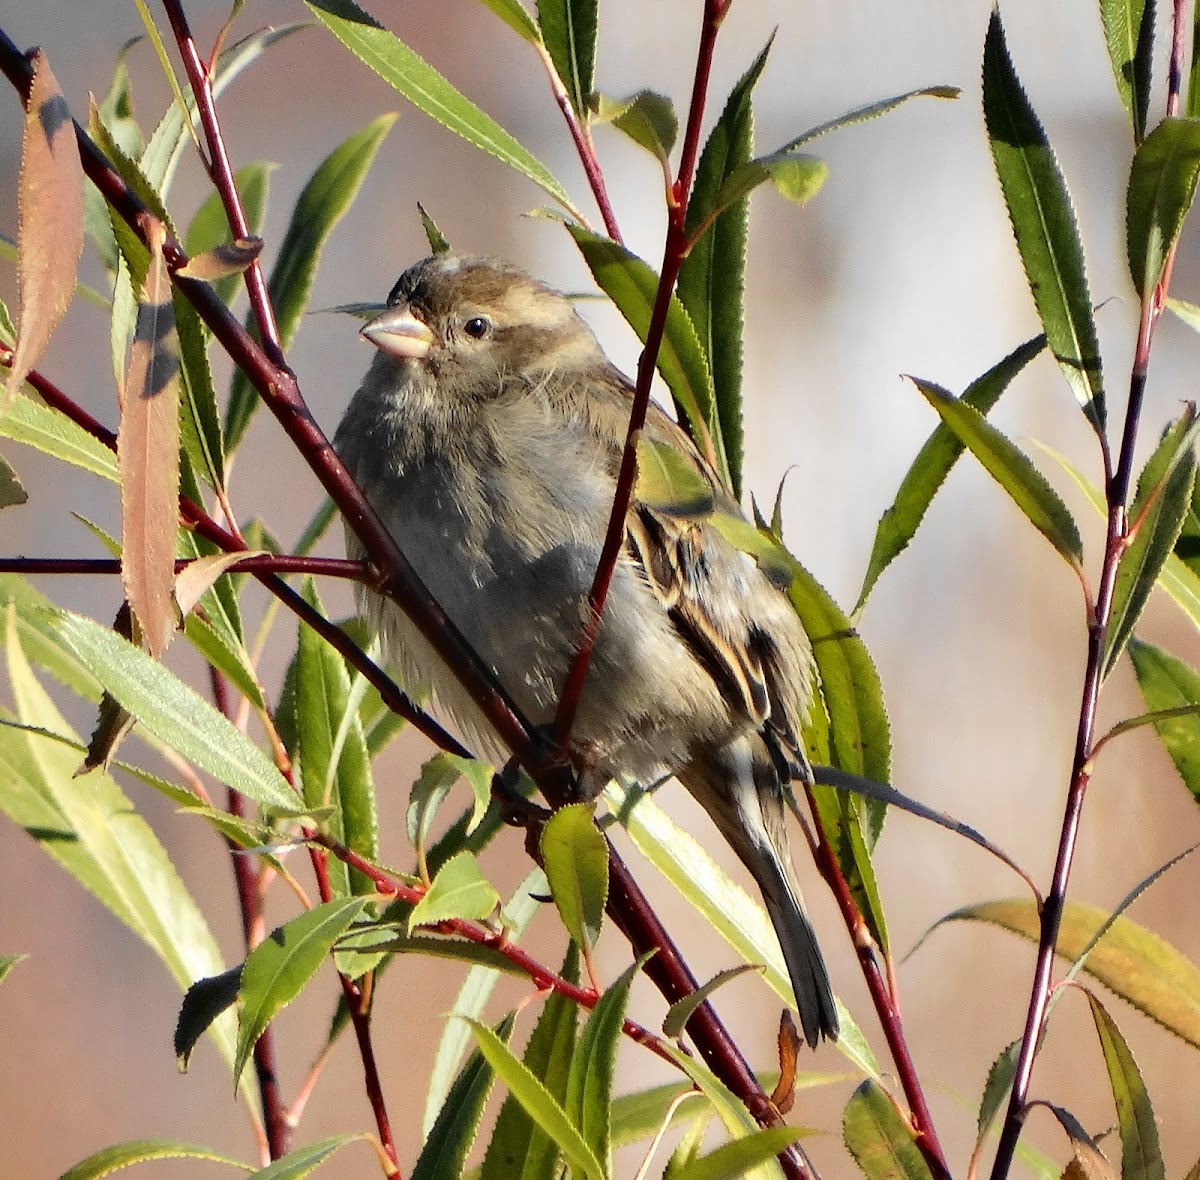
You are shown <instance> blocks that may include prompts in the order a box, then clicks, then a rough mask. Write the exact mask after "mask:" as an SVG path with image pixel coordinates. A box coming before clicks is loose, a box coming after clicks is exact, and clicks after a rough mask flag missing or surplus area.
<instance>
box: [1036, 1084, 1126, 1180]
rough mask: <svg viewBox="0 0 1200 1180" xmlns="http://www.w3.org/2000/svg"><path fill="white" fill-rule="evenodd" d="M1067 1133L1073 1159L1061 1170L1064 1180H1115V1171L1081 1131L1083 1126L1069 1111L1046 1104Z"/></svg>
mask: <svg viewBox="0 0 1200 1180" xmlns="http://www.w3.org/2000/svg"><path fill="white" fill-rule="evenodd" d="M1046 1106H1047V1108H1048V1109H1049V1110H1050V1113H1051V1114H1053V1115H1054V1117H1055V1118H1056V1119H1058V1125H1059V1126H1060V1127H1062V1129H1063V1130H1064V1131H1065V1132H1066V1133H1067V1138H1068V1139H1069V1140H1070V1142H1071V1150H1072V1152H1074V1158H1073V1159H1072V1160H1071V1163H1070V1164H1069V1165H1068V1166H1067V1167H1066V1168H1065V1169H1064V1170H1063V1177H1064V1180H1076V1178H1078V1180H1117V1169H1116V1168H1114V1167H1113V1166H1112V1164H1111V1163H1109V1162H1108V1160H1107V1159H1106V1158H1105V1155H1104V1153H1103V1152H1102V1151H1101V1150H1100V1148H1099V1147H1098V1146H1097V1145H1096V1141H1095V1140H1094V1139H1093V1138H1092V1137H1091V1136H1090V1135H1089V1134H1088V1133H1087V1131H1085V1130H1084V1129H1083V1124H1082V1123H1080V1121H1079V1120H1078V1119H1077V1118H1076V1117H1075V1116H1074V1115H1073V1114H1072V1113H1071V1112H1070V1111H1069V1110H1066V1109H1065V1108H1063V1107H1061V1106H1056V1105H1055V1104H1054V1103H1053V1102H1048V1103H1047V1104H1046Z"/></svg>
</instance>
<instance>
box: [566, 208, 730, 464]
mask: <svg viewBox="0 0 1200 1180" xmlns="http://www.w3.org/2000/svg"><path fill="white" fill-rule="evenodd" d="M564 224H565V225H566V227H567V232H568V233H569V234H570V235H571V237H573V238H574V239H575V244H576V246H578V247H579V252H580V253H581V254H582V255H583V260H584V262H586V263H587V266H588V269H589V270H590V271H591V272H592V277H593V278H594V279H595V280H596V282H597V284H598V285H599V287H600V289H601V290H602V291H603V292H604V293H605V294H606V295H607V296H608V297H609V298H610V299H611V300H612V301H613V303H614V304H615V305H616V308H617V310H618V311H619V312H620V313H621V314H622V315H623V316H624V317H625V320H626V322H627V323H628V324H629V326H630V327H631V328H632V329H633V330H634V332H636V333H637V336H638V339H639V340H641V341H642V343H643V344H644V343H645V342H646V333H647V331H648V330H649V327H650V313H651V311H652V310H653V307H654V299H655V296H656V294H657V292H658V275H657V274H656V273H655V272H654V270H653V269H652V268H651V267H649V266H648V265H647V264H646V263H645V262H643V261H642V260H641V259H640V258H637V257H635V256H634V255H633V254H630V252H629V251H628V250H626V249H625V247H624V246H621V245H619V244H618V243H616V242H614V241H612V239H611V238H605V237H601V236H600V235H599V234H594V233H592V231H591V230H588V229H584V228H583V226H581V225H576V224H574V223H572V222H565V223H564ZM658 371H659V373H660V375H661V376H662V379H663V380H664V381H665V382H666V383H667V388H668V389H669V390H670V391H671V396H672V397H673V398H674V399H675V405H676V408H677V410H678V411H679V417H680V421H681V422H683V423H684V424H685V425H686V427H687V429H688V432H689V433H690V434H691V436H692V438H693V440H694V441H695V442H696V446H697V447H698V448H699V450H700V453H701V454H703V455H705V457H706V458H708V460H709V462H710V463H712V465H713V466H714V467H715V468H716V469H717V471H718V472H719V473H720V474H721V478H722V481H723V482H724V483H725V485H726V486H729V471H728V465H727V462H726V459H725V456H724V452H723V451H720V450H719V448H720V447H721V446H722V443H721V436H720V434H719V432H716V433H714V425H715V424H714V413H715V409H714V406H715V403H714V400H713V385H712V376H711V374H710V373H709V370H708V360H707V358H706V357H705V355H704V349H703V348H702V347H701V344H700V340H699V338H698V337H697V335H696V329H695V328H694V327H693V325H692V321H691V319H690V317H689V316H688V313H687V312H686V311H685V310H684V307H683V304H682V303H680V302H679V298H678V296H675V295H673V296H672V297H671V306H670V309H669V311H668V312H667V324H666V329H665V331H664V333H663V341H662V347H661V348H660V349H659V352H658ZM714 447H716V448H718V450H717V451H714V450H713V448H714Z"/></svg>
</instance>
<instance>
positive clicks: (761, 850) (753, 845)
mask: <svg viewBox="0 0 1200 1180" xmlns="http://www.w3.org/2000/svg"><path fill="white" fill-rule="evenodd" d="M699 769H700V768H698V767H693V773H691V774H683V775H681V776H680V777H681V779H682V781H683V783H684V785H685V786H686V787H687V788H688V789H689V790H690V791H691V792H692V794H693V795H695V796H696V798H697V800H698V801H699V802H700V804H701V805H702V806H703V807H704V809H705V810H706V811H707V812H708V813H709V814H710V815H711V816H712V818H713V820H714V821H715V822H716V824H717V827H719V828H720V829H721V834H722V835H723V836H724V837H725V839H726V840H727V841H728V842H729V844H730V846H731V847H732V848H733V850H734V852H736V853H737V854H738V857H739V858H740V859H741V861H742V863H743V864H744V865H745V866H746V868H747V869H749V870H750V874H751V876H753V878H754V880H755V883H756V884H757V885H758V888H759V891H760V892H761V893H762V898H763V902H764V903H765V905H766V907H767V914H768V915H769V916H770V919H771V925H773V926H774V927H775V934H776V937H777V938H778V939H779V945H780V948H781V949H782V951H783V959H784V962H785V963H786V964H787V969H788V975H789V976H790V977H791V981H792V990H793V991H794V992H795V994H796V1010H797V1011H798V1012H799V1014H800V1025H801V1028H802V1029H803V1030H804V1039H805V1040H806V1041H807V1042H808V1043H809V1045H810V1046H812V1047H813V1048H815V1047H816V1045H817V1042H818V1041H819V1040H820V1039H821V1038H822V1037H827V1038H829V1039H830V1040H832V1041H835V1040H837V1035H838V1016H837V1007H836V1005H835V1004H834V1000H833V989H832V988H831V987H830V985H829V972H828V971H827V970H826V968H825V960H824V958H823V956H822V955H821V948H820V947H819V946H818V945H817V936H816V933H815V932H814V930H813V928H812V923H811V922H809V920H808V915H807V913H805V910H804V900H803V898H802V896H801V893H800V885H799V882H798V881H797V880H796V874H795V870H794V869H793V867H792V858H791V853H790V852H789V850H788V839H787V828H786V821H785V812H784V806H783V798H782V792H781V791H780V789H779V786H778V779H777V778H775V779H774V782H772V783H769V784H768V783H766V782H763V781H762V780H763V779H764V778H766V777H774V776H773V775H764V774H753V773H752V774H749V775H748V774H746V773H745V772H743V773H740V774H739V773H737V772H736V771H735V772H734V773H733V774H730V775H728V777H726V778H725V780H724V781H723V782H721V783H720V784H716V783H714V782H713V781H712V778H711V774H705V773H702V772H701V773H699V774H697V773H695V771H696V770H699ZM705 769H707V768H705ZM726 769H732V768H729V767H727V768H726ZM756 769H757V768H756ZM748 779H750V780H753V779H758V780H759V781H758V783H757V784H755V785H753V786H751V785H749V784H748V782H747V780H748Z"/></svg>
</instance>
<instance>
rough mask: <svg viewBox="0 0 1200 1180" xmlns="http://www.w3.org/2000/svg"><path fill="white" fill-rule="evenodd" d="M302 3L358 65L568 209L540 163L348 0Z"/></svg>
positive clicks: (560, 189) (563, 195)
mask: <svg viewBox="0 0 1200 1180" xmlns="http://www.w3.org/2000/svg"><path fill="white" fill-rule="evenodd" d="M305 3H306V4H307V6H308V8H309V9H310V10H311V11H312V13H313V15H315V16H316V17H317V19H318V20H320V21H321V23H322V24H324V25H325V27H326V28H327V29H329V31H330V32H331V33H333V35H334V36H335V37H337V39H338V40H339V41H341V43H342V44H343V45H345V46H346V48H347V49H349V50H350V52H351V53H353V54H354V56H355V57H357V58H358V59H359V61H361V62H362V63H363V64H364V65H366V66H368V67H369V68H370V69H372V70H374V71H375V73H377V74H378V75H379V76H380V77H381V78H382V79H383V80H384V81H385V82H386V83H387V84H388V85H389V86H391V87H392V88H393V89H394V90H396V91H398V92H399V93H400V94H402V95H403V96H404V97H405V98H406V99H408V101H409V102H411V103H412V104H413V106H415V107H416V108H417V109H418V110H421V111H424V112H425V114H427V115H428V116H429V117H430V118H431V119H436V120H437V121H438V122H439V123H441V125H442V126H443V127H445V128H447V130H449V131H453V132H454V133H455V135H461V136H462V138H463V139H465V140H466V141H467V142H468V143H469V144H472V145H473V146H474V147H477V148H479V149H480V150H481V151H484V152H487V153H488V154H489V155H491V156H494V157H495V158H496V159H497V160H499V161H500V162H501V163H502V164H507V165H508V167H510V168H512V169H513V170H514V171H516V172H519V173H520V174H521V175H522V176H524V177H525V178H526V179H527V180H530V181H532V182H533V183H534V184H536V185H537V186H538V187H539V188H541V189H542V190H543V191H544V192H546V193H549V195H550V196H551V197H553V198H554V200H555V201H557V202H558V203H559V204H560V205H562V206H563V208H565V209H568V210H569V209H570V208H571V202H570V199H569V198H568V196H567V193H566V190H565V189H564V188H563V187H562V185H561V184H559V182H558V181H557V180H555V178H554V176H553V175H552V174H551V173H550V171H549V170H548V169H547V168H546V166H545V165H544V164H542V163H541V162H540V161H539V160H537V159H535V158H534V156H532V155H531V154H530V153H529V152H528V151H527V150H526V149H525V148H523V147H522V146H521V145H520V144H519V143H518V142H517V141H516V140H515V139H514V138H513V137H512V136H511V135H509V133H508V132H507V131H505V130H504V128H503V127H501V126H500V125H499V124H498V123H497V122H495V120H493V119H492V118H491V117H490V116H488V115H486V114H484V112H483V111H481V110H480V109H479V108H478V107H477V106H476V105H475V104H474V103H473V102H471V101H470V100H469V99H468V98H466V97H465V96H464V95H462V94H461V93H460V92H459V91H458V90H456V89H455V88H454V87H453V86H452V85H451V84H450V83H449V82H447V81H446V79H445V78H443V77H442V75H441V74H439V73H438V72H437V70H435V69H434V68H433V67H432V66H431V65H430V64H429V63H428V62H426V61H424V60H423V59H422V58H420V57H418V56H417V54H416V53H414V52H413V51H412V50H411V49H410V48H409V47H408V46H407V45H405V44H404V42H403V41H401V40H400V39H399V38H398V37H396V36H395V34H393V33H389V32H388V31H387V30H386V29H385V28H383V26H382V25H380V24H379V23H378V22H376V21H375V20H373V19H372V18H371V17H370V16H368V15H367V14H366V13H365V12H363V11H362V9H361V8H359V7H357V6H356V5H355V4H353V3H351V0H305Z"/></svg>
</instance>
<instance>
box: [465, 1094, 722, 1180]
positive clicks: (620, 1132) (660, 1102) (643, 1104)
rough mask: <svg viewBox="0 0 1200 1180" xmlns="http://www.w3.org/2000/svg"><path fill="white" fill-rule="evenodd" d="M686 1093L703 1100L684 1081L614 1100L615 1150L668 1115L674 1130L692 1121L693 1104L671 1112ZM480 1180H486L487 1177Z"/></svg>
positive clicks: (647, 1133) (642, 1136)
mask: <svg viewBox="0 0 1200 1180" xmlns="http://www.w3.org/2000/svg"><path fill="white" fill-rule="evenodd" d="M685 1094H687V1095H689V1097H691V1098H699V1097H700V1094H699V1093H698V1092H697V1091H696V1090H695V1089H694V1088H693V1086H692V1084H691V1082H687V1081H683V1082H667V1083H666V1084H665V1085H662V1086H653V1087H651V1088H650V1089H649V1090H636V1091H634V1092H633V1093H632V1094H622V1095H621V1097H620V1098H617V1099H615V1100H614V1101H613V1106H612V1142H613V1147H626V1146H628V1145H629V1144H630V1143H638V1142H640V1141H641V1140H643V1139H648V1138H650V1136H651V1135H653V1134H654V1133H655V1132H656V1131H657V1130H658V1128H659V1127H661V1126H662V1125H663V1120H664V1119H666V1117H667V1115H668V1114H670V1116H671V1121H670V1123H669V1124H668V1125H669V1126H672V1127H673V1126H675V1125H676V1123H678V1122H681V1121H682V1120H683V1119H690V1118H691V1117H692V1115H693V1114H694V1113H695V1108H696V1104H695V1103H694V1102H679V1104H678V1105H677V1106H674V1110H672V1106H673V1104H675V1103H676V1102H677V1101H678V1099H679V1098H681V1097H682V1096H683V1095H685ZM481 1180H487V1177H482V1178H481Z"/></svg>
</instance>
